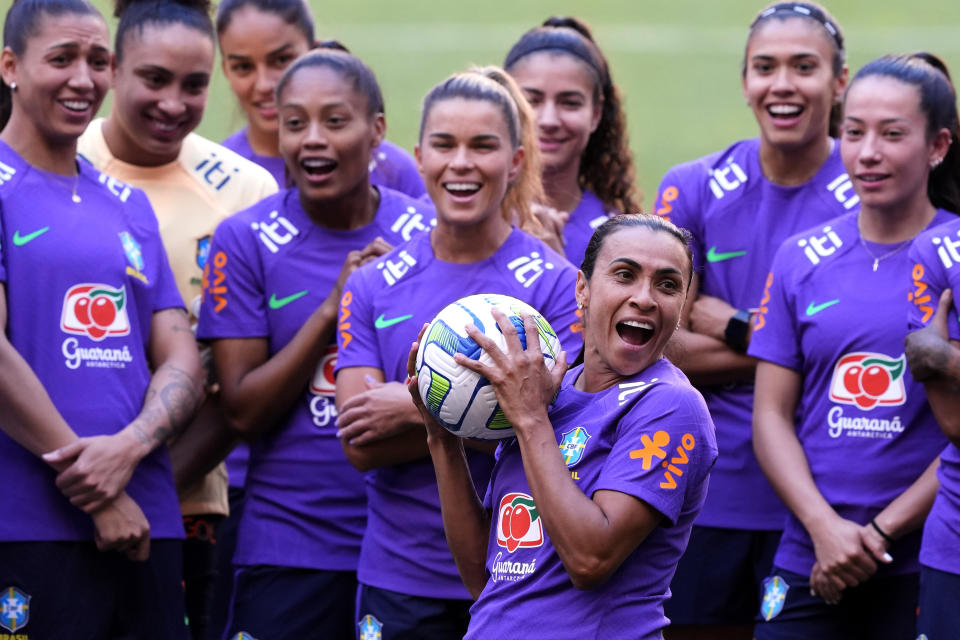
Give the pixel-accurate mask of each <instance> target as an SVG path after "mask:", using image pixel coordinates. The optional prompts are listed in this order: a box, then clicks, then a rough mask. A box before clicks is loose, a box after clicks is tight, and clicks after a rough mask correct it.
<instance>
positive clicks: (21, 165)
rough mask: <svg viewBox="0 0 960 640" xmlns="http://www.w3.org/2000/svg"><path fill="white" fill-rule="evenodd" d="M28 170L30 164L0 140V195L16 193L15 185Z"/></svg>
mask: <svg viewBox="0 0 960 640" xmlns="http://www.w3.org/2000/svg"><path fill="white" fill-rule="evenodd" d="M29 170H30V165H29V164H27V162H26V160H24V159H23V158H22V157H21V156H20V154H19V153H17V152H16V151H14V150H13V148H12V147H10V146H9V145H8V144H7V143H6V142H4V141H3V140H0V197H7V196H9V195H12V194H16V193H17V191H16V189H15V187H16V185H17V184H18V183H19V182H20V181H21V180H22V179H23V178H24V176H25V175H26V174H27V173H28V172H29Z"/></svg>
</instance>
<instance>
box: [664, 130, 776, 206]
mask: <svg viewBox="0 0 960 640" xmlns="http://www.w3.org/2000/svg"><path fill="white" fill-rule="evenodd" d="M758 150H759V142H758V141H757V140H756V139H748V140H740V141H737V142H734V143H733V144H731V145H730V146H728V147H726V148H725V149H722V150H720V151H716V152H714V153H710V154H707V155H705V156H702V157H700V158H696V159H694V160H689V161H687V162H683V163H681V164H678V165H676V166H674V167H672V168H671V169H670V170H669V171H667V173H666V174H665V175H664V177H663V180H662V181H661V182H660V189H659V191H658V193H657V198H656V201H655V203H654V210H653V213H656V214H657V215H661V216H664V217H666V218H668V219H671V213H672V212H673V211H674V209H675V208H677V207H679V213H680V215H681V218H683V220H682V222H684V223H685V224H689V223H690V221H689V220H687V217H688V216H697V215H700V216H702V215H704V214H705V213H706V212H707V210H709V209H710V208H711V207H713V206H720V207H722V206H724V205H726V204H728V203H730V202H731V201H734V200H736V199H737V198H738V197H739V196H741V195H743V194H744V193H746V192H748V191H749V190H750V189H752V188H754V185H756V184H757V183H758V181H759V180H762V179H763V172H762V171H760V170H759V161H758V160H757V154H758Z"/></svg>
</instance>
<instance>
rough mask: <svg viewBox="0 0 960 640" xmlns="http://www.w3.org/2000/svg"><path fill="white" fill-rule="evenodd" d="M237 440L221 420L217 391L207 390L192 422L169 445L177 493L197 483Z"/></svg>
mask: <svg viewBox="0 0 960 640" xmlns="http://www.w3.org/2000/svg"><path fill="white" fill-rule="evenodd" d="M239 442H240V439H239V438H238V437H236V435H235V434H234V433H233V432H232V431H231V430H230V429H229V428H227V425H226V423H225V422H224V420H223V409H222V408H221V406H220V395H219V393H208V395H207V399H206V401H205V402H204V403H203V405H201V406H200V409H199V410H197V413H196V415H195V416H194V418H193V421H192V422H191V423H190V424H189V425H188V426H187V428H186V429H184V430H183V433H181V434H180V435H179V436H178V437H177V438H176V439H175V440H174V441H173V442H172V443H171V444H170V446H169V448H170V463H171V465H172V467H173V481H174V484H175V485H176V487H177V493H182V492H183V491H185V490H186V489H188V488H189V487H191V486H193V485H195V484H196V483H198V482H200V481H201V480H202V479H203V478H204V476H206V475H207V474H208V473H209V472H210V471H212V470H213V469H214V468H215V467H216V466H217V465H218V464H220V462H221V461H222V460H223V459H224V458H226V457H227V454H229V453H230V452H231V451H233V448H234V447H235V446H236V445H237V444H238V443H239Z"/></svg>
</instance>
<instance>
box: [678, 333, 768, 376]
mask: <svg viewBox="0 0 960 640" xmlns="http://www.w3.org/2000/svg"><path fill="white" fill-rule="evenodd" d="M666 355H667V356H668V357H669V358H670V359H671V360H672V361H673V363H674V364H675V365H676V366H678V367H679V368H680V369H681V370H682V371H683V372H684V373H685V374H686V375H687V377H688V378H690V381H691V382H692V383H693V384H695V385H698V386H708V385H718V384H726V383H730V382H749V381H751V380H753V377H754V374H755V372H756V367H757V361H756V360H755V359H754V358H751V357H750V356H748V355H746V354H743V353H739V352H737V351H734V350H733V349H731V348H730V347H728V346H727V345H726V344H725V343H723V342H721V341H720V340H717V339H716V338H712V337H710V336H707V335H703V334H700V333H695V332H693V331H689V330H687V329H678V330H677V331H676V332H675V333H674V334H673V338H672V339H671V340H670V344H669V345H668V346H667V350H666Z"/></svg>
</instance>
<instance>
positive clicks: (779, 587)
mask: <svg viewBox="0 0 960 640" xmlns="http://www.w3.org/2000/svg"><path fill="white" fill-rule="evenodd" d="M789 590H790V585H788V584H787V583H786V582H784V580H783V578H781V577H780V576H770V577H769V578H767V579H766V580H764V581H763V602H762V603H761V604H760V613H761V614H762V615H763V619H764V620H766V621H767V622H769V621H770V620H773V619H774V618H775V617H776V616H777V614H778V613H780V612H781V611H783V604H784V603H785V602H786V601H787V591H789Z"/></svg>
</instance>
